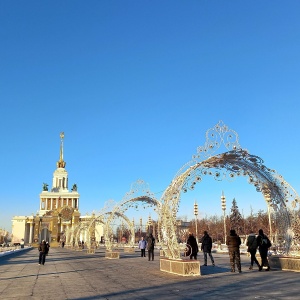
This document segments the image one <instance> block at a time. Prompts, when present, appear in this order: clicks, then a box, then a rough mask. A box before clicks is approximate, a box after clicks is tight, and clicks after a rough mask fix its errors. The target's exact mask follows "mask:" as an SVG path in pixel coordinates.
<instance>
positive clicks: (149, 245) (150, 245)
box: [147, 233, 155, 260]
mask: <svg viewBox="0 0 300 300" xmlns="http://www.w3.org/2000/svg"><path fill="white" fill-rule="evenodd" d="M154 244H155V238H154V237H153V235H152V233H150V234H149V236H148V238H147V250H148V260H150V258H152V260H154Z"/></svg>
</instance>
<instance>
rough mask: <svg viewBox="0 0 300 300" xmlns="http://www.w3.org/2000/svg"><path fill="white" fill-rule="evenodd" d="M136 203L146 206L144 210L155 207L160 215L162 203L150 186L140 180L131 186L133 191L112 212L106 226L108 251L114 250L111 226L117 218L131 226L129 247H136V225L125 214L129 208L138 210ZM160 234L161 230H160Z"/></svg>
mask: <svg viewBox="0 0 300 300" xmlns="http://www.w3.org/2000/svg"><path fill="white" fill-rule="evenodd" d="M136 202H141V203H143V205H144V208H146V206H148V207H152V206H154V210H155V211H157V213H158V214H159V210H160V209H161V203H160V201H159V200H157V199H156V198H155V196H154V194H153V193H152V192H151V191H150V188H149V184H147V183H145V182H144V181H143V180H141V179H139V180H137V181H136V182H135V183H133V184H132V185H131V189H130V191H129V192H127V193H126V194H125V196H124V197H123V199H122V201H121V202H120V203H117V204H116V205H115V207H114V209H113V210H112V212H111V214H110V215H109V217H108V219H107V222H106V224H105V230H104V234H105V246H106V250H107V251H111V250H112V241H111V235H112V227H111V224H112V222H113V219H114V218H115V217H122V218H123V219H124V220H125V221H126V222H127V224H128V226H129V231H130V233H131V239H130V241H129V246H132V247H133V246H134V242H135V241H134V239H135V236H134V234H135V231H134V223H133V222H132V221H130V220H129V219H128V218H127V217H126V216H125V212H126V211H127V210H128V209H129V208H136V209H137V205H136ZM158 232H160V230H158Z"/></svg>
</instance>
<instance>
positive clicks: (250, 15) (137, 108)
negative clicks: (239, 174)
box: [0, 0, 300, 230]
mask: <svg viewBox="0 0 300 300" xmlns="http://www.w3.org/2000/svg"><path fill="white" fill-rule="evenodd" d="M299 13H300V2H299V1H276V0H275V1H274V0H269V1H204V0H202V1H175V0H172V1H140V0H139V1H112V0H110V1H74V0H72V1H1V2H0V100H1V102H0V103H1V108H0V114H1V117H0V132H1V148H0V166H1V172H0V227H5V228H6V229H8V230H10V229H11V219H12V217H13V216H14V215H30V214H31V213H36V211H37V210H38V208H39V194H40V192H41V191H42V183H43V182H46V183H48V184H49V185H50V186H51V184H52V175H53V172H54V170H55V168H56V162H57V160H58V158H59V145H60V139H59V134H60V132H61V131H64V132H65V143H64V146H65V148H64V149H65V152H64V158H65V161H66V162H67V165H66V169H67V171H68V174H69V187H71V185H72V184H73V183H76V184H77V185H78V191H79V193H80V195H81V197H80V210H81V213H82V214H85V213H86V212H89V213H90V212H92V211H93V210H95V211H98V210H100V209H101V208H102V207H103V205H104V203H105V201H107V200H109V199H114V200H115V201H121V200H122V198H123V196H124V194H125V193H126V192H128V191H129V190H130V186H131V184H132V183H133V182H135V181H136V180H138V179H143V180H144V181H146V182H147V183H149V185H150V188H151V191H152V192H154V193H157V196H159V197H160V196H161V192H162V191H163V190H164V189H165V188H166V187H167V186H168V184H169V183H170V182H171V180H172V178H173V176H174V175H175V174H176V172H177V171H178V169H180V167H181V166H182V165H183V164H185V163H186V162H187V161H189V160H190V159H191V156H192V155H193V154H194V153H195V152H196V149H197V147H198V146H201V145H203V144H204V142H205V132H206V130H207V129H209V128H211V127H213V126H214V125H216V124H217V123H218V122H219V120H223V122H224V123H225V124H227V125H228V126H229V127H230V128H232V129H234V130H235V131H237V133H238V134H239V138H240V144H241V146H242V147H243V148H246V149H248V150H249V152H250V153H251V154H255V155H258V156H260V157H262V158H263V159H264V161H265V164H266V165H267V166H268V167H270V168H272V169H275V170H277V171H278V173H280V174H281V175H283V177H284V178H285V179H286V180H287V181H288V182H289V183H290V184H291V185H292V186H293V187H294V188H295V189H296V190H297V191H299V190H300V182H299V173H298V167H299V161H298V157H299V146H300V142H299V131H300V122H299V112H300V110H299V96H300V90H299V87H300V84H299V80H300V18H299ZM223 150H224V149H223ZM222 190H224V192H225V195H226V198H227V201H228V211H229V208H230V206H231V201H232V199H233V197H235V198H236V200H237V204H238V206H239V208H240V209H241V210H243V211H244V212H245V213H246V212H247V211H249V209H250V205H251V206H252V207H253V208H254V210H255V211H257V210H258V209H266V206H265V203H264V201H263V198H262V196H261V194H260V193H257V192H255V190H254V187H253V186H249V185H248V184H247V180H246V178H241V179H239V180H237V181H236V182H233V183H230V184H228V183H226V182H216V181H214V180H213V179H212V178H207V179H205V180H204V181H203V182H202V183H201V185H199V186H198V187H197V189H196V190H195V191H193V192H189V193H188V194H186V195H185V196H184V199H183V200H184V201H183V202H182V204H181V206H182V207H181V208H180V212H179V215H181V216H183V215H187V216H192V213H193V207H192V206H193V202H194V200H195V199H196V200H197V201H198V203H199V210H200V217H203V216H205V215H206V214H207V215H211V214H217V215H221V213H222V211H221V207H220V195H221V192H222ZM229 202H230V203H229ZM138 214H139V213H138Z"/></svg>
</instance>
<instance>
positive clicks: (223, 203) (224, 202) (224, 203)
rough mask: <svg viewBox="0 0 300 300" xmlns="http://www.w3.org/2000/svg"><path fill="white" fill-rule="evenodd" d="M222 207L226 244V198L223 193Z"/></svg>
mask: <svg viewBox="0 0 300 300" xmlns="http://www.w3.org/2000/svg"><path fill="white" fill-rule="evenodd" d="M221 206H222V210H223V221H224V236H225V237H224V240H225V244H226V239H227V232H226V198H225V196H224V192H223V191H222V196H221Z"/></svg>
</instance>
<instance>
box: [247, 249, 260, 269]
mask: <svg viewBox="0 0 300 300" xmlns="http://www.w3.org/2000/svg"><path fill="white" fill-rule="evenodd" d="M249 253H250V255H251V258H250V259H251V266H253V264H254V263H256V264H257V265H258V266H259V262H258V260H257V259H256V249H255V250H250V251H249Z"/></svg>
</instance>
